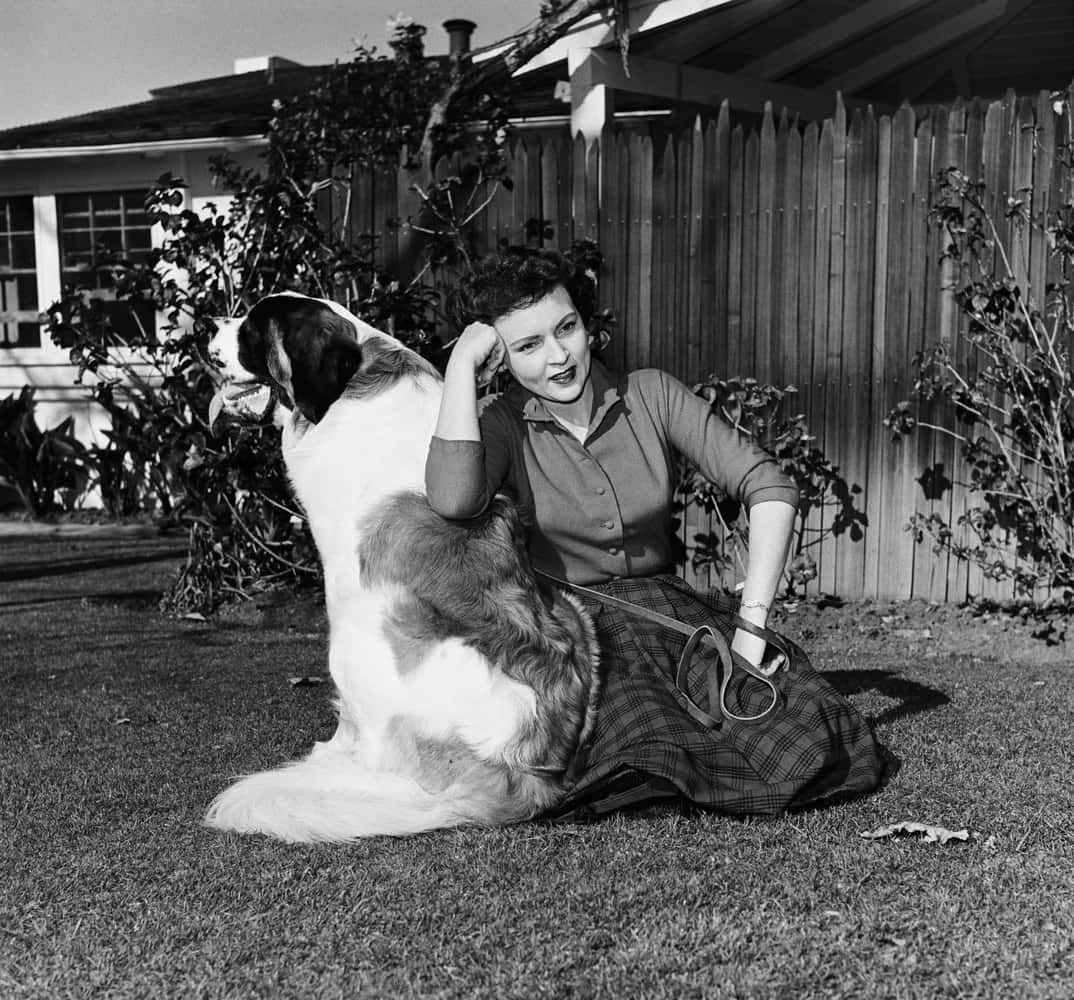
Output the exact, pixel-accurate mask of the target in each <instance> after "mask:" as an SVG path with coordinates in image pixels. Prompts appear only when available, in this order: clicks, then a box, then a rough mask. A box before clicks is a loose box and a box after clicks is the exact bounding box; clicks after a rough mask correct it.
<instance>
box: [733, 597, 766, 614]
mask: <svg viewBox="0 0 1074 1000" xmlns="http://www.w3.org/2000/svg"><path fill="white" fill-rule="evenodd" d="M738 606H739V607H740V608H763V609H764V610H765V611H767V610H768V605H767V604H765V602H764V601H752V600H748V599H746V598H743V599H742V600H741V601H739V602H738Z"/></svg>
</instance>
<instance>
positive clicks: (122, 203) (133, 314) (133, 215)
mask: <svg viewBox="0 0 1074 1000" xmlns="http://www.w3.org/2000/svg"><path fill="white" fill-rule="evenodd" d="M145 195H146V192H145V191H144V190H130V191H95V192H93V193H90V194H65V195H60V196H59V198H58V199H57V212H58V214H59V243H60V278H61V280H62V282H63V284H64V286H65V287H68V288H88V289H89V290H90V292H91V293H92V295H93V298H95V299H97V300H99V302H100V304H101V310H102V312H103V314H104V316H105V317H106V318H107V320H108V321H109V323H110V324H111V326H112V328H113V329H114V330H115V332H116V333H117V334H119V335H120V336H121V337H123V339H131V338H133V337H135V336H137V335H138V334H139V332H140V331H141V330H144V331H145V332H147V333H149V334H150V335H152V333H153V331H154V327H155V310H154V308H153V304H152V302H147V301H141V302H137V303H132V302H131V301H123V302H116V301H115V297H116V289H117V285H119V286H121V285H122V283H123V275H124V272H125V271H127V270H129V269H130V268H131V267H134V266H137V265H139V264H143V263H144V262H145V259H146V256H147V255H148V253H149V250H150V248H151V246H152V241H151V239H150V235H149V222H148V220H147V219H146V215H145V208H144V202H145Z"/></svg>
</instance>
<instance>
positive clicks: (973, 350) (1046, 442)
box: [886, 108, 1074, 623]
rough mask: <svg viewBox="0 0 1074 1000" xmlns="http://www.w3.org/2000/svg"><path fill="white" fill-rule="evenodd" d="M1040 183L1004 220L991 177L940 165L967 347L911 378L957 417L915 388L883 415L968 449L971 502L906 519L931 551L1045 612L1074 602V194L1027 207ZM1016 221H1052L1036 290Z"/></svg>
mask: <svg viewBox="0 0 1074 1000" xmlns="http://www.w3.org/2000/svg"><path fill="white" fill-rule="evenodd" d="M1065 110H1066V111H1067V112H1068V113H1069V108H1066V109H1065ZM1070 152H1071V150H1070V147H1069V146H1068V147H1066V149H1065V152H1064V154H1063V157H1062V158H1061V167H1062V170H1063V171H1064V173H1065V174H1066V175H1067V179H1066V183H1065V185H1064V190H1066V191H1070V190H1071V183H1072V182H1074V164H1072V162H1071V159H1070ZM1030 194H1031V192H1029V191H1023V192H1018V196H1017V197H1012V198H1010V199H1009V200H1008V202H1007V205H1006V209H1005V212H1004V215H1005V218H1006V220H1007V225H1006V226H1003V227H1001V226H1000V224H999V220H997V219H996V218H994V217H993V215H992V214H991V213H990V210H989V207H988V205H989V199H988V197H987V193H986V191H985V188H984V186H983V185H982V184H981V183H979V182H976V181H974V180H972V179H971V178H969V177H967V176H966V175H965V174H964V173H963V172H961V171H959V170H955V169H949V170H946V171H944V172H943V173H942V174H941V175H940V178H939V198H938V200H937V203H936V205H935V207H934V208H933V211H932V220H933V222H934V223H935V224H936V225H938V226H940V227H941V228H942V229H943V231H944V232H945V233H946V234H947V236H948V238H949V243H948V245H947V248H946V250H945V253H944V256H945V258H946V259H948V260H950V261H951V262H953V264H954V265H956V268H957V270H958V272H959V273H960V274H961V278H960V280H959V282H958V284H957V287H955V288H954V289H953V291H954V296H955V301H956V302H957V304H958V308H959V310H960V311H961V313H962V315H963V317H964V320H965V334H964V341H963V346H962V347H961V348H960V349H959V350H957V351H955V350H953V349H952V347H951V345H950V344H948V343H941V344H938V345H935V346H933V347H931V348H929V349H927V350H925V351H923V352H921V353H920V354H919V355H918V356H917V357H916V358H915V362H914V363H915V367H916V369H917V377H916V381H915V383H914V391H915V395H916V396H917V398H918V399H921V400H935V401H938V402H940V403H942V404H943V405H944V406H945V407H946V412H948V413H949V414H951V415H952V416H953V423H952V424H950V425H949V424H947V423H944V422H924V421H918V420H917V419H916V418H915V416H914V411H913V407H912V405H911V403H910V402H909V401H904V402H902V403H900V404H899V405H898V406H897V407H896V408H895V409H894V410H893V411H892V412H891V414H890V415H889V417H888V418H887V420H886V423H887V425H888V426H889V427H890V428H891V430H892V432H893V434H894V435H895V436H896V438H898V437H901V436H902V435H905V434H908V433H910V432H911V431H914V430H916V429H922V428H923V429H927V430H929V431H931V432H933V433H935V434H941V435H946V436H949V437H951V438H953V439H954V440H955V441H957V442H958V444H959V446H960V448H961V456H962V473H961V474H962V476H963V478H962V479H961V483H962V485H964V486H965V487H966V489H967V491H968V497H969V500H968V503H967V508H966V510H965V512H963V513H961V514H959V515H958V516H957V517H955V518H954V520H953V522H952V520H951V519H950V518H948V517H945V516H943V515H941V514H938V513H931V514H925V513H921V512H918V513H916V514H914V516H913V517H912V518H911V521H910V523H909V525H908V528H909V529H910V530H911V531H912V532H913V533H914V535H915V537H916V538H917V540H918V541H919V542H921V541H924V540H925V539H926V538H929V539H931V540H932V544H933V548H934V550H935V551H937V552H939V551H948V552H950V553H951V554H952V555H954V556H955V557H956V558H958V559H961V560H964V561H966V562H967V563H970V564H973V565H975V566H977V567H979V568H980V570H981V572H982V573H983V575H984V576H985V577H986V578H987V579H990V580H994V581H1010V582H1011V583H1012V584H1013V586H1014V589H1015V593H1016V594H1018V595H1019V596H1020V598H1021V599H1022V600H1025V601H1027V602H1029V604H1030V605H1032V606H1033V607H1035V608H1036V609H1037V610H1038V611H1044V612H1047V611H1048V609H1057V608H1062V607H1067V608H1069V607H1070V605H1071V604H1072V601H1074V381H1072V378H1071V365H1070V348H1071V345H1072V344H1074V314H1072V312H1071V305H1072V301H1071V277H1072V268H1074V205H1072V204H1070V203H1066V204H1063V205H1061V206H1059V207H1058V208H1057V209H1056V210H1055V211H1054V212H1052V213H1050V214H1049V217H1048V218H1043V217H1042V215H1041V214H1037V215H1035V216H1031V215H1030V213H1029V211H1028V206H1029V204H1030ZM1007 226H1009V227H1010V231H1011V232H1013V233H1014V234H1016V235H1017V236H1018V237H1020V241H1021V244H1022V246H1023V247H1028V246H1029V244H1030V240H1029V234H1030V233H1031V231H1032V230H1034V229H1037V230H1040V231H1042V232H1043V235H1044V237H1045V244H1044V245H1046V246H1047V248H1048V257H1049V261H1048V274H1049V281H1048V283H1047V287H1046V289H1045V290H1044V295H1043V297H1041V298H1040V299H1035V298H1034V297H1033V295H1032V293H1031V290H1030V289H1029V288H1028V287H1027V283H1026V280H1025V279H1024V278H1019V275H1026V274H1028V273H1029V269H1028V267H1027V266H1025V265H1026V264H1027V263H1028V262H1027V261H1019V260H1016V259H1015V258H1014V256H1013V251H1012V247H1011V245H1010V244H1009V242H1008V241H1005V239H1004V237H1003V236H1002V235H1001V228H1007ZM1052 620H1053V622H1056V623H1057V622H1058V621H1059V618H1058V617H1056V616H1053V619H1052Z"/></svg>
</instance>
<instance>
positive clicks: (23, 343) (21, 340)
mask: <svg viewBox="0 0 1074 1000" xmlns="http://www.w3.org/2000/svg"><path fill="white" fill-rule="evenodd" d="M16 329H17V330H18V334H17V337H18V346H19V347H40V346H41V327H40V326H39V325H38V324H37V323H19V324H18V326H17V327H16Z"/></svg>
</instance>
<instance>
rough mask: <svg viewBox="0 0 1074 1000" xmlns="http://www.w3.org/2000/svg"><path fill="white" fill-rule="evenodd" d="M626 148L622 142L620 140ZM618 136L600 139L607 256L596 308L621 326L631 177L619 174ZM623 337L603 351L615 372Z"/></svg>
mask: <svg viewBox="0 0 1074 1000" xmlns="http://www.w3.org/2000/svg"><path fill="white" fill-rule="evenodd" d="M623 144H624V145H625V139H624V140H623ZM619 145H620V143H619V136H617V135H616V134H615V133H613V132H612V131H611V130H610V129H608V130H605V132H604V133H603V134H602V135H601V137H600V154H601V159H602V161H603V165H602V167H601V171H602V175H603V182H602V189H601V201H600V240H599V245H600V250H601V253H603V254H605V255H607V260H608V266H606V267H605V268H604V270H603V274H602V275H600V276H599V279H598V282H597V285H598V293H597V308H598V309H600V308H606V309H611V310H612V313H613V314H614V315H615V316H616V318H617V319H618V321H619V322H620V323H622V322H623V316H624V311H625V310H624V308H623V306H624V300H625V295H624V293H623V286H624V285H625V275H624V273H623V272H624V267H623V263H624V262H628V261H629V260H630V255H629V247H628V246H627V244H626V242H625V240H624V236H623V234H622V232H621V230H622V228H623V226H622V223H623V220H624V219H625V217H626V207H625V206H624V205H623V202H624V201H625V200H626V197H627V193H628V192H629V188H628V189H627V192H624V191H623V186H624V182H626V183H627V184H629V179H630V175H629V174H624V173H621V172H620V170H619V151H620V150H619ZM611 247H615V248H616V251H617V252H616V254H615V255H612V254H611V253H609V248H611ZM622 348H623V344H622V338H621V337H614V338H613V339H612V342H611V343H610V344H609V345H608V349H607V350H606V351H605V352H604V360H605V361H606V362H607V363H608V364H609V365H610V366H611V367H612V368H613V369H616V370H621V369H622V368H623V362H622V357H621V353H622Z"/></svg>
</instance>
